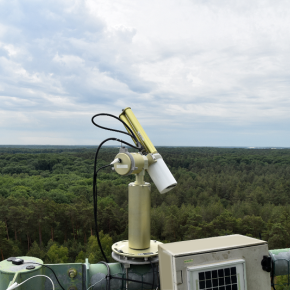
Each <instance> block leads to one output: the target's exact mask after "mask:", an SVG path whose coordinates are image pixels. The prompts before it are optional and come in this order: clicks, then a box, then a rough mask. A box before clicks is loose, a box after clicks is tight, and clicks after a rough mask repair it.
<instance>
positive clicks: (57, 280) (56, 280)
mask: <svg viewBox="0 0 290 290" xmlns="http://www.w3.org/2000/svg"><path fill="white" fill-rule="evenodd" d="M23 264H36V265H40V266H43V267H46V268H48V269H50V270H51V271H52V273H53V274H54V277H55V278H56V281H57V283H58V284H59V286H60V287H61V288H62V289H63V290H65V289H64V288H63V287H62V286H61V284H60V282H59V280H58V278H57V276H56V274H55V272H54V271H53V269H51V268H50V267H48V266H46V265H43V264H40V263H36V262H24V263H23Z"/></svg>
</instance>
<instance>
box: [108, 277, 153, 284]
mask: <svg viewBox="0 0 290 290" xmlns="http://www.w3.org/2000/svg"><path fill="white" fill-rule="evenodd" d="M111 279H118V280H123V281H124V280H125V281H129V282H136V283H141V284H146V285H150V286H152V283H148V282H143V281H138V280H133V279H128V278H120V277H114V276H111Z"/></svg>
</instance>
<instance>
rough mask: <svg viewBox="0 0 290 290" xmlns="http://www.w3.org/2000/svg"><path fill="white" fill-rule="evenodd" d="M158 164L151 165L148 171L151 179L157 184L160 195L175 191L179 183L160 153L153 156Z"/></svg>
mask: <svg viewBox="0 0 290 290" xmlns="http://www.w3.org/2000/svg"><path fill="white" fill-rule="evenodd" d="M153 157H155V160H156V162H155V163H153V164H151V165H150V166H149V168H148V169H147V171H148V173H149V175H150V177H151V179H152V180H153V182H154V183H155V185H156V187H157V189H158V191H159V192H160V193H165V192H168V191H170V190H171V189H173V188H174V187H175V186H176V184H177V182H176V180H175V178H174V177H173V175H172V173H171V172H170V170H169V169H168V167H167V165H166V164H165V162H164V160H163V159H162V157H161V155H160V154H159V153H155V154H153Z"/></svg>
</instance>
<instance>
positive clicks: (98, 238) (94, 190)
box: [93, 138, 139, 263]
mask: <svg viewBox="0 0 290 290" xmlns="http://www.w3.org/2000/svg"><path fill="white" fill-rule="evenodd" d="M108 141H118V142H121V143H124V144H126V145H128V146H130V147H132V148H135V149H139V148H138V147H136V146H134V145H132V144H130V143H127V142H125V141H123V140H121V139H118V138H107V139H106V140H104V141H103V142H102V143H101V144H100V145H99V147H98V149H97V152H96V155H95V162H94V177H93V198H94V220H95V230H96V237H97V240H98V244H99V247H100V250H101V253H102V255H103V257H104V259H105V261H106V262H107V263H108V259H107V257H106V255H105V253H104V251H103V248H102V244H101V241H100V237H99V230H98V215H97V210H98V200H97V174H98V172H99V170H101V169H103V168H106V167H109V166H110V164H109V165H105V166H102V167H100V168H99V169H98V170H97V169H96V168H97V159H98V154H99V151H100V149H101V147H102V146H103V145H104V144H105V143H106V142H108Z"/></svg>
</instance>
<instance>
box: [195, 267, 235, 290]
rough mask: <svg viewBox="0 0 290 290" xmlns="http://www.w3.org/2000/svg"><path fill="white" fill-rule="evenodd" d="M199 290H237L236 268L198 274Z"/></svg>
mask: <svg viewBox="0 0 290 290" xmlns="http://www.w3.org/2000/svg"><path fill="white" fill-rule="evenodd" d="M198 278H199V289H200V290H203V289H204V290H238V279H237V268H236V267H231V268H224V269H218V270H213V271H206V272H199V273H198Z"/></svg>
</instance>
